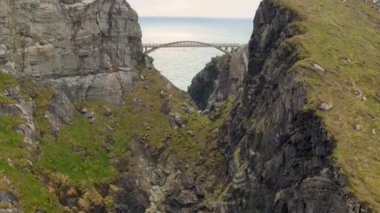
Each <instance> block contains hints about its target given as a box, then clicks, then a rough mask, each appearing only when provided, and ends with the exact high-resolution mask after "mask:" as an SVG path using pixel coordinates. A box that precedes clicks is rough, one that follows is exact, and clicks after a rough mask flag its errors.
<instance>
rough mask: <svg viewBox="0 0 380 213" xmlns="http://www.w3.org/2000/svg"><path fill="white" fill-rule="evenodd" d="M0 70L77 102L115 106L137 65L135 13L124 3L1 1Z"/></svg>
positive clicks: (118, 0)
mask: <svg viewBox="0 0 380 213" xmlns="http://www.w3.org/2000/svg"><path fill="white" fill-rule="evenodd" d="M0 6H1V7H0V12H1V13H0V14H2V15H3V17H2V19H1V20H2V22H1V23H0V42H1V43H2V45H1V47H0V59H1V60H0V69H2V70H3V71H7V72H12V73H13V74H14V75H15V76H16V77H25V76H26V77H30V76H32V77H38V78H42V79H44V80H45V81H46V82H51V83H52V84H53V85H54V86H56V87H58V88H60V89H63V90H64V91H65V92H66V93H67V94H68V95H69V96H70V97H71V98H73V99H76V100H105V101H107V102H109V103H113V104H120V103H121V102H122V98H121V97H122V95H123V93H124V91H126V90H128V89H129V88H130V87H131V84H132V81H133V78H134V77H136V68H137V66H138V65H139V63H140V62H141V60H142V57H143V54H142V44H141V30H140V26H139V24H138V22H137V19H138V17H137V14H136V12H135V11H134V10H133V9H132V8H131V7H130V6H129V4H128V3H127V2H126V1H123V0H111V1H105V0H86V1H85V0H81V1H79V0H78V1H68V0H54V1H47V0H38V1H36V0H27V1H18V0H15V1H13V0H12V1H10V0H9V1H8V0H7V1H2V2H1V3H0Z"/></svg>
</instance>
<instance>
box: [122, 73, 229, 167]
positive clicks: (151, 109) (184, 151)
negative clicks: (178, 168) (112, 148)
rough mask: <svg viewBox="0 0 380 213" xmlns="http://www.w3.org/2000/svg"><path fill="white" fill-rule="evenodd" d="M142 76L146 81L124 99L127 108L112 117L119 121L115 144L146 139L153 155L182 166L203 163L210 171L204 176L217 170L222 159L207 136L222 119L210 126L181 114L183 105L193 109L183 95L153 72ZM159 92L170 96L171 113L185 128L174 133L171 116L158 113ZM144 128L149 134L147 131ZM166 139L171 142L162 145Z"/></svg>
mask: <svg viewBox="0 0 380 213" xmlns="http://www.w3.org/2000/svg"><path fill="white" fill-rule="evenodd" d="M142 74H143V75H144V76H145V78H146V79H147V80H145V81H140V82H137V83H136V85H135V87H134V90H133V91H132V92H131V94H129V95H128V97H127V99H126V102H127V104H126V107H125V108H124V109H122V110H121V111H119V112H118V113H117V114H116V115H115V116H116V117H118V118H121V119H120V121H119V123H118V125H119V126H118V128H117V129H118V130H117V133H116V134H117V135H118V136H117V138H118V141H123V140H127V141H133V140H136V139H141V138H145V139H146V141H147V142H148V144H149V148H150V149H151V150H152V151H153V152H161V153H162V154H163V155H164V156H166V157H168V156H169V155H174V156H176V157H177V158H178V159H181V160H182V161H183V162H184V163H183V166H185V165H186V164H188V165H189V166H190V167H192V166H194V165H195V164H196V163H198V162H203V163H204V165H208V167H209V170H205V172H211V171H215V170H218V169H220V168H219V165H220V162H221V161H222V159H223V158H222V156H221V154H220V153H218V152H217V151H215V150H213V148H215V147H216V138H213V137H212V136H211V135H210V133H211V132H212V131H213V130H214V129H216V128H218V127H220V126H221V124H222V119H223V118H224V117H223V118H221V119H220V120H219V121H218V122H212V121H210V120H209V119H208V118H206V117H205V116H202V115H200V114H198V113H197V112H193V113H186V112H184V111H183V109H182V106H183V105H184V104H185V105H189V106H192V103H191V101H190V99H189V98H188V97H187V95H186V94H185V93H184V92H182V91H180V90H178V89H177V88H175V87H174V86H172V87H171V88H169V89H168V88H167V87H166V85H167V83H168V81H167V80H166V79H165V78H164V77H162V76H161V75H160V74H159V73H158V72H157V71H155V70H154V71H144V72H142ZM144 87H145V88H144ZM146 88H148V89H146ZM161 90H166V91H167V92H168V94H170V95H171V96H172V98H171V104H172V107H173V109H172V113H177V114H180V115H181V119H182V120H183V121H185V122H186V127H185V128H179V129H177V130H173V129H172V127H171V126H170V122H169V117H170V116H168V115H165V114H163V113H162V112H160V109H161V106H162V105H163V104H164V103H165V101H166V100H165V99H163V98H161V97H160V91H161ZM133 99H137V100H139V104H138V105H137V106H133V105H132V101H133ZM147 126H149V127H150V130H147ZM188 130H191V131H192V132H193V133H194V136H191V135H190V134H189V133H188ZM167 136H169V137H170V139H169V140H168V141H165V138H166V137H167ZM202 153H203V154H204V155H205V154H206V153H208V156H207V157H205V156H202ZM206 155H207V154H206Z"/></svg>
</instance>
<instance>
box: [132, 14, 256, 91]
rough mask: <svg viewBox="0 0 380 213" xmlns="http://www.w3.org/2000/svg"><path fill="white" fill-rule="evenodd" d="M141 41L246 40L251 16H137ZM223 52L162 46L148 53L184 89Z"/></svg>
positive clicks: (174, 82)
mask: <svg viewBox="0 0 380 213" xmlns="http://www.w3.org/2000/svg"><path fill="white" fill-rule="evenodd" d="M140 24H141V28H142V32H143V43H170V42H175V41H200V42H206V43H240V44H246V43H248V41H249V38H250V36H251V33H252V30H253V24H252V20H251V19H227V18H189V17H186V18H185V17H140ZM223 54H224V53H223V52H221V51H219V50H217V49H215V48H162V49H158V50H156V51H154V52H152V53H150V54H149V55H150V56H151V57H153V58H154V66H155V67H156V68H157V69H158V70H160V72H161V73H162V74H163V75H164V76H165V77H166V78H168V79H169V80H170V81H171V82H172V83H173V84H174V85H175V86H177V87H178V88H180V89H182V90H184V91H186V90H187V87H188V86H189V85H190V84H191V80H192V78H193V77H194V76H195V75H196V74H197V73H198V72H199V71H201V70H202V69H203V68H204V67H205V65H206V64H207V63H208V62H210V61H211V58H212V57H215V56H218V55H223Z"/></svg>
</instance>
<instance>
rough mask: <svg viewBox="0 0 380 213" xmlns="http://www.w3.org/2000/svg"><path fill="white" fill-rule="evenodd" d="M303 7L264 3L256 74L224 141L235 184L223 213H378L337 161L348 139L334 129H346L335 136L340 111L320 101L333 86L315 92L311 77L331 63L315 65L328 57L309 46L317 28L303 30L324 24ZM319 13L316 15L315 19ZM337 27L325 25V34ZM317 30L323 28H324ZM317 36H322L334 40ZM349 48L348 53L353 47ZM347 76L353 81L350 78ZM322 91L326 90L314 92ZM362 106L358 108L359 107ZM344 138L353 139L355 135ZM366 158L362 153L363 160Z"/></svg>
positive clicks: (255, 39)
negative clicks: (335, 115)
mask: <svg viewBox="0 0 380 213" xmlns="http://www.w3.org/2000/svg"><path fill="white" fill-rule="evenodd" d="M324 3H326V2H324ZM326 4H327V3H326ZM330 4H332V5H330V7H331V8H335V9H341V7H342V6H341V5H339V4H340V3H338V2H330ZM347 4H348V5H349V6H348V7H349V8H351V7H352V8H355V7H358V5H360V7H363V8H365V9H368V8H367V6H364V5H363V3H362V2H360V1H358V2H355V3H351V4H354V5H356V6H354V5H350V3H347ZM312 5H313V2H307V3H305V7H309V8H310V7H312ZM338 5H339V6H338ZM302 6H304V4H302ZM302 6H301V5H300V4H298V3H295V2H294V1H263V2H262V3H261V5H260V7H259V9H258V11H257V13H256V16H255V20H254V26H255V29H254V32H253V35H252V38H251V41H250V43H249V68H248V74H247V76H246V77H245V79H244V90H243V91H244V92H243V94H242V96H241V98H240V99H239V100H238V101H237V103H236V104H235V106H234V108H233V110H232V112H231V118H230V121H228V122H227V123H226V125H225V127H224V130H223V134H222V135H226V137H225V138H224V140H223V141H222V143H221V146H224V147H225V155H226V157H227V162H228V164H227V165H226V169H227V173H228V176H229V180H230V184H229V185H228V187H227V189H226V192H225V194H223V196H222V197H223V199H222V200H223V201H221V202H220V203H219V205H218V211H220V212H268V213H269V212H282V213H283V212H342V213H343V212H371V210H370V209H369V208H368V206H367V204H366V203H363V202H359V201H358V200H361V201H364V202H370V201H371V202H372V201H374V200H376V195H375V194H372V195H371V196H369V197H366V196H361V195H360V193H364V194H365V190H364V191H361V190H357V191H355V193H351V192H352V191H349V190H347V189H349V188H351V187H353V185H351V184H352V182H350V181H352V180H355V179H354V178H353V177H356V176H358V174H357V173H356V174H355V173H351V174H350V178H347V176H346V175H348V174H347V173H345V172H346V171H347V170H343V169H341V168H339V166H342V165H344V160H343V159H342V158H341V155H336V154H335V153H338V152H340V150H341V149H343V148H342V146H344V145H342V141H345V140H346V139H342V138H341V136H339V135H338V134H335V133H336V132H333V129H334V128H335V129H336V128H341V126H339V127H337V126H335V127H334V128H333V127H332V126H333V125H337V124H336V123H334V124H332V123H329V119H327V117H328V116H331V115H329V114H326V113H328V111H330V110H332V109H331V107H327V108H326V107H324V106H328V105H331V106H332V104H330V103H324V102H323V100H326V97H324V99H323V98H321V99H318V100H315V98H316V97H317V95H315V94H316V93H318V91H319V93H320V92H321V91H322V90H323V91H325V93H324V94H323V95H326V94H327V92H326V90H329V89H328V86H327V85H325V87H324V89H322V88H320V87H321V85H322V84H317V86H314V87H311V86H310V84H314V83H315V78H316V77H315V74H310V73H313V72H322V71H323V72H325V68H323V67H322V66H320V65H318V64H317V63H316V62H315V60H316V58H320V61H321V62H322V61H323V62H325V63H326V61H325V60H326V59H322V58H323V57H322V56H321V57H318V56H317V57H315V55H313V54H316V53H317V54H320V52H319V51H320V49H316V50H314V49H311V47H309V46H307V42H308V40H307V37H304V36H303V35H302V34H304V33H306V32H307V33H308V35H311V34H313V33H315V32H314V31H312V30H310V31H312V32H309V31H308V29H307V24H309V23H307V22H303V20H304V19H307V20H308V21H311V20H312V21H311V22H313V21H314V22H318V21H319V18H316V17H318V15H315V14H314V13H313V15H314V17H311V18H310V17H307V16H308V15H309V14H308V15H305V14H303V13H302V12H299V11H302V9H301V7H302ZM363 10H364V9H363ZM368 10H371V9H368ZM311 11H313V12H314V10H310V11H308V12H309V13H311ZM371 11H372V12H374V13H371V14H375V12H376V11H373V10H371ZM315 12H316V13H318V12H317V9H316V11H315ZM300 14H302V15H300ZM377 20H378V19H377ZM339 21H340V20H339ZM314 22H313V23H314ZM322 22H323V21H322ZM368 23H370V22H368ZM321 24H322V23H321ZM329 24H330V23H329V22H327V23H325V22H323V25H324V26H329ZM369 25H370V24H369ZM312 26H313V27H315V28H316V26H317V25H312ZM371 26H372V25H371ZM315 30H317V29H315ZM317 32H318V33H320V34H322V35H323V34H325V33H327V32H325V31H318V30H317ZM318 33H317V34H318ZM332 37H334V36H332ZM319 38H320V37H319ZM325 38H326V37H325ZM298 39H299V40H298ZM331 39H332V40H333V38H331ZM342 39H343V40H344V39H345V38H342ZM313 42H315V41H313ZM351 42H357V41H351ZM351 44H352V43H351ZM362 44H363V43H362ZM332 45H334V44H332ZM341 45H342V46H340V47H342V48H343V49H344V48H345V46H344V45H347V43H345V44H341ZM329 47H331V46H329ZM344 51H347V49H344ZM326 52H328V50H325V53H326ZM347 52H348V51H347ZM347 52H345V53H346V54H347ZM373 54H374V55H376V54H377V53H373ZM310 58H313V59H314V60H310ZM301 61H302V62H301ZM310 63H311V65H307V64H310ZM334 63H335V64H341V63H344V61H342V62H340V61H339V60H337V61H333V62H332V64H334ZM339 66H344V65H342V64H341V65H339ZM368 66H369V67H370V65H368ZM332 69H334V68H332ZM343 69H345V68H343ZM341 73H342V74H341V75H347V74H346V73H345V72H344V71H342V72H341ZM362 75H363V76H365V75H367V76H371V75H372V73H371V72H369V71H367V70H366V71H364V70H363V71H362ZM346 77H347V76H346ZM321 78H323V81H324V82H328V81H330V79H329V77H328V75H326V74H324V76H323V77H321ZM351 78H352V76H351ZM305 79H306V80H305ZM311 79H313V80H311ZM333 79H334V80H335V81H334V82H335V84H331V85H330V84H329V85H330V86H331V87H333V88H334V86H332V85H335V86H336V85H337V78H336V77H334V78H333ZM318 82H319V81H318ZM367 82H368V83H369V84H370V83H371V81H367ZM338 85H339V84H338ZM316 88H318V90H317V91H314V90H313V89H316ZM372 88H376V85H372ZM348 91H350V90H348ZM338 94H340V93H339V92H336V93H335V94H330V95H332V96H334V95H337V96H339V95H338ZM314 95H315V96H314ZM345 95H347V96H351V95H352V94H350V93H346V94H345ZM352 97H354V96H352ZM318 98H319V97H318ZM330 98H331V96H330ZM350 98H351V97H350ZM328 100H335V99H328ZM340 100H342V99H340ZM359 101H360V100H356V101H355V104H356V103H359ZM320 103H322V104H321V105H319V104H320ZM335 103H338V101H335ZM368 104H369V105H370V106H372V105H371V103H368ZM377 109H379V108H378V106H377V107H376V106H373V108H372V110H368V111H367V112H374V111H377ZM333 111H334V109H333ZM338 111H339V110H338ZM347 116H349V115H347ZM351 116H352V115H351ZM345 122H346V121H345ZM374 122H376V121H374ZM326 123H327V125H326ZM372 124H373V123H372ZM341 131H347V132H346V133H350V132H352V131H355V130H353V129H349V130H348V129H346V130H342V129H341ZM357 131H360V130H357ZM338 133H339V132H338ZM362 134H365V135H367V136H366V137H368V138H367V139H366V140H362V141H367V142H373V143H375V144H376V143H378V142H379V141H378V138H377V139H376V138H374V137H373V136H372V135H371V134H370V133H369V132H368V133H362ZM337 144H339V146H337ZM351 149H352V146H351ZM361 151H363V150H359V149H358V148H357V150H356V152H355V153H357V154H358V153H360V152H361ZM367 153H368V152H367ZM333 155H334V157H333ZM336 156H338V157H337V158H336ZM369 161H370V160H369ZM369 161H367V162H369ZM342 162H343V163H342ZM370 174H371V172H370V171H369V172H368V175H370ZM371 175H372V174H371ZM351 178H352V179H351ZM355 183H356V182H355ZM363 184H371V183H370V182H366V183H363ZM354 185H355V184H354ZM367 186H368V185H367ZM362 190H363V189H362ZM374 193H375V192H374ZM373 199H374V200H373ZM371 207H372V208H374V209H377V204H376V201H374V202H372V203H371ZM375 211H376V210H375Z"/></svg>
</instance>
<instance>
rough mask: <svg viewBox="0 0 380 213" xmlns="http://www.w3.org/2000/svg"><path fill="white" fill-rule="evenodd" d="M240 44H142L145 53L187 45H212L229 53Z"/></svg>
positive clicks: (190, 46) (186, 42)
mask: <svg viewBox="0 0 380 213" xmlns="http://www.w3.org/2000/svg"><path fill="white" fill-rule="evenodd" d="M241 46H243V45H242V44H238V43H206V42H200V41H176V42H170V43H150V44H143V47H144V53H145V54H149V53H151V52H154V51H156V50H158V49H160V48H183V47H189V48H201V47H213V48H215V49H217V50H220V51H222V52H224V53H226V54H230V53H231V52H232V51H234V50H236V49H238V48H239V47H241Z"/></svg>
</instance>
